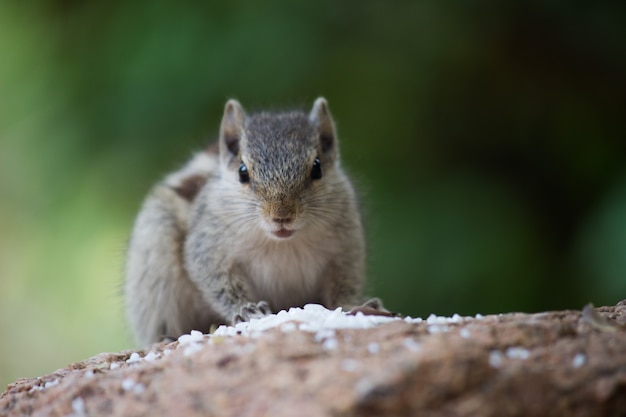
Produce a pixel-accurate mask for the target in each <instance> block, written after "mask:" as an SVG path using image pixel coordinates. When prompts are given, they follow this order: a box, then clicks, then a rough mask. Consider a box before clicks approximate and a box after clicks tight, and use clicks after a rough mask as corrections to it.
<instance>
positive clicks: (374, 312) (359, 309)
mask: <svg viewBox="0 0 626 417" xmlns="http://www.w3.org/2000/svg"><path fill="white" fill-rule="evenodd" d="M357 313H363V314H364V315H366V316H388V317H397V316H398V314H396V313H392V312H391V311H389V310H387V309H386V308H385V307H383V302H382V300H381V299H380V298H371V299H369V300H367V301H366V302H364V303H363V304H361V305H360V306H356V307H354V308H352V309H351V310H350V311H349V312H348V314H350V315H353V316H354V315H356V314H357Z"/></svg>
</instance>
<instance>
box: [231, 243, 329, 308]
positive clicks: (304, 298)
mask: <svg viewBox="0 0 626 417" xmlns="http://www.w3.org/2000/svg"><path fill="white" fill-rule="evenodd" d="M262 240H263V242H262V243H260V242H258V241H257V245H255V246H254V247H250V246H247V245H246V246H247V248H245V249H244V250H243V251H242V252H240V253H239V256H238V258H239V259H238V263H239V264H240V265H241V266H243V269H244V271H245V273H246V275H247V276H248V278H249V280H250V284H251V286H252V287H253V290H254V292H255V296H256V298H257V299H258V300H265V301H267V302H269V303H270V305H271V306H272V307H273V308H274V309H275V310H277V309H284V308H288V307H292V306H299V305H303V304H306V303H310V302H318V303H319V302H321V301H322V300H321V299H320V298H321V296H320V288H321V280H322V278H323V274H324V272H325V267H326V266H327V264H328V261H329V259H330V257H331V253H332V251H331V250H329V249H331V247H332V246H333V245H332V244H330V245H324V246H325V247H321V246H322V245H320V243H319V242H314V241H313V242H312V241H310V240H306V239H304V238H302V239H300V238H299V237H297V236H294V238H293V239H291V240H288V241H275V240H270V239H268V238H267V237H263V239H262ZM259 243H260V244H259Z"/></svg>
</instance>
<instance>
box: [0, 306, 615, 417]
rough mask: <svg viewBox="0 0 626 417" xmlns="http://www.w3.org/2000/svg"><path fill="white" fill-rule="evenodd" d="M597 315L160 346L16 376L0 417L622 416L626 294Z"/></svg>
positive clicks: (272, 334)
mask: <svg viewBox="0 0 626 417" xmlns="http://www.w3.org/2000/svg"><path fill="white" fill-rule="evenodd" d="M597 311H598V312H600V313H601V315H602V316H604V317H606V318H608V319H609V324H608V325H607V324H606V323H605V324H603V325H602V326H599V325H597V324H596V323H594V321H593V319H589V317H588V316H586V317H585V318H583V317H582V314H581V312H580V311H559V312H548V313H540V314H520V313H512V314H504V315H498V316H486V317H484V318H482V319H475V318H473V319H469V318H465V319H463V320H457V322H450V323H445V322H442V321H436V320H431V321H423V322H422V323H409V322H407V321H404V320H397V321H394V322H391V323H387V324H382V325H379V326H378V327H375V328H371V329H361V330H358V329H342V330H336V332H334V335H331V336H327V337H326V338H325V337H324V335H323V334H321V333H318V334H316V333H311V332H305V331H300V330H293V331H283V330H281V329H280V328H273V329H270V330H267V331H264V332H263V333H262V334H260V335H259V336H258V337H246V336H232V337H228V336H219V337H216V336H214V337H208V336H205V338H204V340H203V341H202V342H201V343H195V344H194V343H192V344H188V345H184V346H180V348H177V346H178V345H179V342H173V343H170V344H165V343H163V344H158V345H155V346H153V347H151V348H150V349H147V350H143V351H138V353H139V355H140V356H141V357H145V356H146V355H148V357H147V358H144V359H141V360H138V361H136V360H135V359H134V358H133V359H131V360H130V362H131V363H127V362H126V360H127V359H129V358H130V355H131V353H132V352H130V351H128V352H121V353H116V354H100V355H98V356H95V357H93V358H91V359H89V360H87V361H84V362H79V363H75V364H72V365H70V366H69V367H67V368H64V369H60V370H58V371H56V372H55V373H53V374H50V375H46V376H44V377H41V378H36V379H20V380H18V381H16V382H15V383H13V384H11V385H9V386H8V387H7V389H6V391H5V392H4V393H3V394H2V395H1V396H0V415H2V416H23V415H33V416H69V415H74V416H80V415H88V416H95V415H107V416H122V415H124V416H293V415H302V416H378V415H381V416H382V415H384V416H409V415H420V416H518V415H524V416H592V415H593V416H620V415H626V330H625V327H626V300H625V301H622V302H621V303H619V304H618V305H617V306H615V307H602V308H599V309H597ZM331 333H332V332H331ZM185 350H187V352H185ZM150 352H154V353H152V354H151V353H150ZM166 352H168V353H166ZM155 354H159V355H160V357H158V358H156V359H154V360H151V359H152V358H153V356H154V355H155ZM157 356H158V355H157ZM111 364H114V365H113V368H114V369H111ZM118 365H119V366H118ZM46 383H47V385H48V387H47V388H46V387H45V385H46Z"/></svg>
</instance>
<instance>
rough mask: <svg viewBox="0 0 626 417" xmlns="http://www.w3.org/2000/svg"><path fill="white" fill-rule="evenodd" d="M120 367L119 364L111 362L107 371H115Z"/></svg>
mask: <svg viewBox="0 0 626 417" xmlns="http://www.w3.org/2000/svg"><path fill="white" fill-rule="evenodd" d="M119 367H120V363H119V362H111V365H110V366H109V369H117V368H119Z"/></svg>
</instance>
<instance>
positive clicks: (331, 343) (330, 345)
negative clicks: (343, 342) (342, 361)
mask: <svg viewBox="0 0 626 417" xmlns="http://www.w3.org/2000/svg"><path fill="white" fill-rule="evenodd" d="M322 347H323V348H324V350H335V349H337V347H339V342H338V341H337V339H335V338H334V337H333V338H330V339H326V340H324V343H323V344H322Z"/></svg>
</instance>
